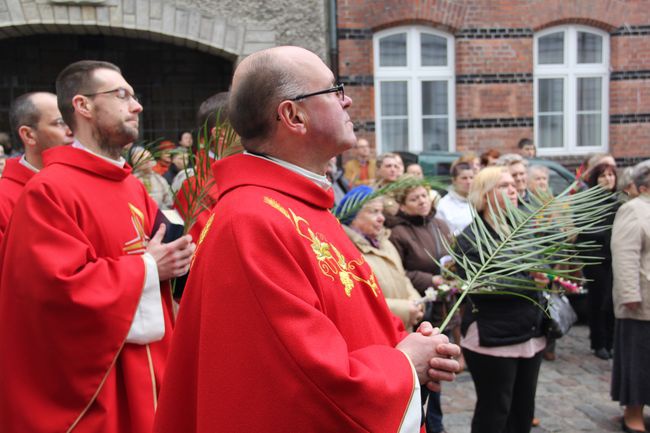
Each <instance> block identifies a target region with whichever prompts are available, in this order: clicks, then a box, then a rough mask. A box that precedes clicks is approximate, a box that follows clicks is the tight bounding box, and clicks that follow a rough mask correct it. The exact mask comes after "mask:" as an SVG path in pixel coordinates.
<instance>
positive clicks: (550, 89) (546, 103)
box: [537, 78, 564, 113]
mask: <svg viewBox="0 0 650 433" xmlns="http://www.w3.org/2000/svg"><path fill="white" fill-rule="evenodd" d="M538 83H539V92H538V95H537V96H538V99H539V102H538V105H537V107H538V111H539V112H540V113H549V112H559V111H562V110H563V109H564V79H562V78H548V79H540V80H539V81H538Z"/></svg>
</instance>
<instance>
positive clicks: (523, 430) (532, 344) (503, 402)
mask: <svg viewBox="0 0 650 433" xmlns="http://www.w3.org/2000/svg"><path fill="white" fill-rule="evenodd" d="M468 198H469V201H470V203H471V204H472V206H473V207H474V208H475V209H476V211H477V213H478V215H479V217H478V218H482V219H483V221H484V223H485V226H486V228H487V230H488V232H489V234H490V235H491V236H492V237H493V238H498V236H499V235H498V232H499V231H500V230H502V229H501V227H500V226H499V224H498V222H496V221H495V220H494V219H493V218H492V216H491V213H490V211H489V209H491V208H492V209H497V208H501V209H505V206H506V200H510V202H511V204H512V205H513V206H517V190H516V189H515V182H514V180H513V178H512V176H511V175H510V173H509V172H508V169H507V168H505V167H487V168H485V169H483V170H482V171H481V172H480V173H479V174H478V175H476V177H475V178H474V181H473V182H472V186H471V188H470V192H469V196H468ZM474 239H475V236H474V233H473V231H472V226H471V225H470V226H469V227H467V228H466V229H465V230H464V231H463V233H462V234H461V235H460V236H459V237H458V238H457V248H458V250H459V251H460V252H462V253H463V254H464V255H465V256H466V257H468V258H469V259H471V260H472V261H474V262H478V263H480V261H481V260H480V255H479V251H478V250H477V249H476V243H475V241H474ZM459 272H461V277H464V275H462V270H459ZM515 276H516V277H518V278H527V279H530V280H531V284H534V283H533V279H534V280H535V281H536V282H538V284H539V285H540V287H543V286H544V285H545V284H547V283H548V279H546V278H545V277H543V276H542V275H529V274H524V273H521V274H519V275H515ZM510 290H511V291H517V290H515V289H510ZM521 294H522V295H525V296H528V297H530V298H532V299H533V300H534V301H536V302H538V303H539V302H541V294H540V292H539V291H529V290H526V291H525V293H521ZM467 298H468V303H467V305H466V306H465V310H464V313H463V320H462V325H461V329H462V332H463V338H462V339H461V348H462V349H463V355H464V356H465V362H466V363H467V366H468V367H469V371H470V373H471V375H472V380H473V381H474V386H475V389H476V397H477V401H476V407H475V410H474V417H473V419H472V433H527V432H529V431H530V429H531V424H532V420H533V416H534V413H535V393H536V389H537V377H538V374H539V367H540V364H541V360H542V351H543V349H544V347H545V346H546V338H544V337H543V336H542V319H543V312H542V310H541V309H540V308H539V307H538V306H537V305H535V304H534V303H533V302H531V301H530V300H527V299H524V298H522V297H520V296H516V295H505V294H504V295H499V296H495V295H491V294H470V295H468V296H467Z"/></svg>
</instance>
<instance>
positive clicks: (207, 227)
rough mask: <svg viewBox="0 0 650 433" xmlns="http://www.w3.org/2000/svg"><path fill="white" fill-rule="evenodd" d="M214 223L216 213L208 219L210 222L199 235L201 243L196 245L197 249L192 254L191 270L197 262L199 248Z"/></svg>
mask: <svg viewBox="0 0 650 433" xmlns="http://www.w3.org/2000/svg"><path fill="white" fill-rule="evenodd" d="M213 221H214V213H213V214H211V215H210V218H208V221H207V222H206V223H205V227H203V230H201V234H200V235H199V241H198V242H197V243H196V249H195V250H194V253H193V254H192V260H190V269H192V266H194V260H196V254H197V253H198V252H199V247H200V246H201V244H202V243H203V239H205V237H206V236H207V234H208V231H209V230H210V227H212V222H213Z"/></svg>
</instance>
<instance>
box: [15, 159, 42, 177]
mask: <svg viewBox="0 0 650 433" xmlns="http://www.w3.org/2000/svg"><path fill="white" fill-rule="evenodd" d="M18 162H19V163H20V165H23V166H25V167H27V168H28V169H30V170H31V171H33V172H34V173H38V172H39V171H40V170H39V169H38V168H36V167H34V166H33V165H31V164H30V163H29V161H27V160H26V159H25V155H23V156H21V157H20V159H19V160H18Z"/></svg>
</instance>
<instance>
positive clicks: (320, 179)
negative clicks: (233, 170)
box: [244, 152, 332, 191]
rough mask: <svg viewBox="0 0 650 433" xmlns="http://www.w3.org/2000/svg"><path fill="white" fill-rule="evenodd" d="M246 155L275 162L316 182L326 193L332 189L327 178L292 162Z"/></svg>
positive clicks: (264, 156) (247, 153) (271, 157)
mask: <svg viewBox="0 0 650 433" xmlns="http://www.w3.org/2000/svg"><path fill="white" fill-rule="evenodd" d="M244 155H250V156H255V157H257V158H263V159H266V160H269V161H271V162H274V163H276V164H278V165H279V166H282V167H284V168H286V169H287V170H290V171H293V172H294V173H297V174H299V175H301V176H304V177H306V178H307V179H309V180H311V181H312V182H314V183H315V184H316V185H318V186H320V187H321V188H323V189H324V190H325V191H327V190H328V189H330V188H331V187H332V183H331V182H330V181H329V180H328V179H327V177H326V176H323V175H320V174H316V173H314V172H312V171H309V170H305V169H304V168H302V167H300V166H297V165H296V164H292V163H290V162H287V161H283V160H281V159H278V158H275V157H273V156H270V155H257V154H255V153H250V152H244Z"/></svg>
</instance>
